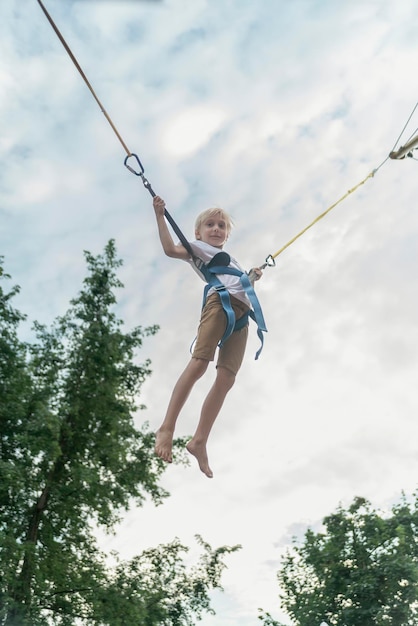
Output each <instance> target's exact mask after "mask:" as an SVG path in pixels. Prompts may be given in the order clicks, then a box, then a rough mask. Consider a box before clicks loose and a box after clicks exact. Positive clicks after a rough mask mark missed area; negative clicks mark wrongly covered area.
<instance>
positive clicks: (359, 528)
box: [278, 497, 418, 626]
mask: <svg viewBox="0 0 418 626" xmlns="http://www.w3.org/2000/svg"><path fill="white" fill-rule="evenodd" d="M323 525H324V532H320V533H314V532H313V531H312V530H310V529H309V530H308V531H307V532H306V534H305V540H304V543H303V544H301V545H297V544H296V543H295V545H294V546H293V549H292V550H289V551H288V552H287V554H286V556H285V558H284V560H283V565H282V568H281V570H280V572H279V575H278V577H279V581H280V584H281V587H282V589H283V594H282V607H283V608H284V609H285V610H286V611H287V612H288V613H289V615H290V616H291V617H292V619H293V620H294V622H295V623H296V624H298V626H311V625H312V624H315V625H319V624H320V623H321V622H322V621H325V622H326V623H327V624H329V625H330V626H364V625H366V624H367V625H370V626H372V625H376V626H414V625H416V624H417V620H418V535H417V531H418V499H415V502H414V503H413V504H409V503H408V502H407V500H406V498H405V497H403V498H402V500H401V502H400V503H399V504H398V505H396V506H394V507H393V508H392V510H391V513H390V514H388V515H382V514H379V513H378V512H376V511H375V510H373V509H372V507H371V505H370V503H369V502H368V501H367V500H365V499H364V498H356V499H355V500H354V502H353V504H352V505H351V506H350V507H349V508H348V509H347V510H344V509H343V508H341V507H339V508H338V509H337V511H336V513H334V514H332V515H330V516H328V517H326V518H325V519H324V520H323Z"/></svg>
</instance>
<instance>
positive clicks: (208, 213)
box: [194, 207, 234, 236]
mask: <svg viewBox="0 0 418 626" xmlns="http://www.w3.org/2000/svg"><path fill="white" fill-rule="evenodd" d="M215 215H220V216H221V219H223V220H225V224H226V232H227V234H228V236H229V235H230V233H231V230H232V227H233V225H234V222H233V221H232V218H231V216H230V215H229V214H228V213H227V212H226V211H224V210H223V209H221V208H219V207H214V208H213V209H206V210H205V211H202V213H200V214H199V215H198V216H197V218H196V221H195V224H194V229H195V232H199V231H200V227H201V226H202V224H203V223H204V222H206V220H207V219H209V218H210V217H214V216H215Z"/></svg>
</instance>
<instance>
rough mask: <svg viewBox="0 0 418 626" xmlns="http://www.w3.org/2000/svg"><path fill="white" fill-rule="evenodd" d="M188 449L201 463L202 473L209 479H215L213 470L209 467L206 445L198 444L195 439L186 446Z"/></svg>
mask: <svg viewBox="0 0 418 626" xmlns="http://www.w3.org/2000/svg"><path fill="white" fill-rule="evenodd" d="M186 449H187V451H188V452H190V454H193V456H194V457H195V458H196V459H197V462H198V463H199V467H200V469H201V470H202V472H203V473H204V474H206V476H207V477H208V478H213V473H212V470H211V469H210V467H209V460H208V455H207V452H206V446H205V444H203V443H196V442H195V441H193V439H191V440H190V441H189V443H188V444H187V445H186Z"/></svg>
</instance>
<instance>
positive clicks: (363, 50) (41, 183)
mask: <svg viewBox="0 0 418 626" xmlns="http://www.w3.org/2000/svg"><path fill="white" fill-rule="evenodd" d="M44 3H45V6H46V7H47V9H48V11H49V12H50V13H51V15H52V17H53V19H54V20H55V22H56V24H57V26H58V27H59V29H60V30H61V32H62V34H63V36H64V37H65V39H66V41H67V43H68V45H69V46H70V48H71V49H72V51H73V53H74V54H75V56H76V58H77V60H78V62H79V63H80V65H81V67H82V68H83V70H84V72H85V74H86V75H87V77H88V79H89V81H90V83H91V84H92V87H93V89H94V90H95V93H96V94H97V96H98V98H99V99H100V100H101V102H102V104H103V106H104V108H105V110H106V111H107V113H108V115H109V116H110V118H111V119H112V121H113V123H114V125H115V126H116V128H117V130H118V132H119V133H120V135H121V136H122V138H123V140H124V142H125V144H126V145H127V147H128V149H129V151H130V152H133V153H136V154H138V155H139V157H140V159H141V161H142V163H143V165H144V167H145V174H146V176H147V177H148V179H149V180H150V182H151V184H152V186H153V188H154V190H155V191H156V193H158V194H159V195H161V196H162V197H163V198H164V199H165V200H166V202H167V208H168V210H169V211H170V213H171V214H172V215H173V217H175V219H176V221H177V222H178V223H179V225H180V226H181V228H182V230H183V232H184V233H185V234H186V236H187V237H189V238H192V237H193V224H194V219H195V217H196V215H197V213H199V212H200V211H202V210H203V209H205V208H207V207H211V206H221V207H223V208H224V209H226V210H227V211H228V212H229V213H230V214H231V215H232V217H233V219H234V222H235V228H234V230H233V233H232V235H231V238H230V240H229V242H228V246H227V248H226V249H227V250H230V251H231V252H232V254H233V255H234V256H235V257H236V258H238V259H239V261H240V262H241V264H242V265H243V266H244V267H245V268H247V269H250V268H251V267H252V266H254V265H259V264H261V263H263V261H264V259H265V258H266V256H267V255H268V254H274V253H275V252H276V251H277V250H279V249H280V248H281V247H282V246H283V245H285V244H286V243H287V242H288V241H289V240H290V239H291V238H292V237H294V236H295V235H296V234H297V233H299V232H300V231H301V230H302V229H303V228H305V227H306V226H307V225H308V224H310V223H311V222H312V220H314V219H315V218H316V217H317V216H318V215H319V214H321V213H322V212H323V211H325V210H326V209H327V208H328V207H329V206H331V205H332V204H333V203H334V202H336V201H337V200H338V199H339V198H341V197H342V196H343V195H344V194H345V193H346V192H347V191H348V190H350V189H352V188H353V187H355V186H356V185H357V184H358V183H360V182H361V181H363V180H364V178H365V177H367V176H368V175H369V174H370V173H371V172H373V171H374V170H375V169H377V170H378V171H377V172H376V173H375V175H374V176H373V177H370V178H368V179H367V181H366V182H365V183H364V184H363V185H361V186H360V187H359V188H358V189H356V191H355V192H353V193H352V194H350V195H349V196H348V197H347V198H346V199H345V200H344V201H343V202H341V203H340V204H339V205H338V206H337V207H335V209H333V210H332V211H331V212H330V213H329V214H328V215H327V216H326V217H325V218H324V219H322V220H321V221H320V222H318V223H317V224H315V226H313V227H312V228H311V229H309V231H307V232H306V233H305V234H304V235H303V236H302V237H300V238H299V239H297V241H295V242H294V243H293V244H292V245H290V246H289V247H288V248H287V249H286V250H285V251H284V252H283V253H282V254H280V255H279V256H278V257H277V259H276V261H277V264H276V267H274V268H266V270H265V272H264V276H263V278H262V280H261V281H260V282H259V283H258V284H257V291H258V295H259V298H260V301H261V303H262V306H263V311H264V316H265V319H266V322H267V327H268V333H267V335H266V338H265V347H264V350H263V353H262V355H261V357H260V359H259V360H258V361H255V360H254V358H253V357H254V353H255V351H256V349H257V347H258V340H257V336H256V332H255V328H251V329H250V338H249V344H248V349H247V354H246V359H245V361H244V364H243V366H242V369H241V371H240V373H239V375H238V378H237V382H236V385H235V387H234V388H233V390H232V391H231V393H230V395H229V396H228V398H227V400H226V403H225V405H224V408H223V410H222V413H221V415H220V416H219V418H218V421H217V422H216V424H215V427H214V430H213V433H212V436H211V439H210V442H209V459H210V464H211V467H212V469H213V472H214V478H213V479H212V480H210V479H207V478H206V477H205V476H204V475H203V474H202V473H201V472H200V471H199V470H198V468H197V466H196V464H195V463H194V459H192V462H191V464H190V466H188V467H182V466H176V465H171V466H169V467H168V469H167V472H166V473H165V474H164V476H163V480H162V485H163V486H164V487H165V488H166V489H167V490H168V491H169V492H170V494H171V495H170V497H169V498H168V499H167V500H166V501H165V503H164V504H163V505H162V506H159V507H155V506H154V505H152V504H151V503H147V504H146V505H145V506H144V507H143V508H135V507H134V508H132V510H131V511H129V513H127V514H126V515H125V516H124V518H123V520H122V522H121V524H120V525H119V526H118V527H117V528H116V533H115V535H114V536H107V537H106V536H101V535H100V537H99V540H100V544H101V546H102V547H103V548H104V549H105V550H107V551H110V550H117V551H118V552H119V553H120V555H121V556H122V557H123V558H130V557H132V556H134V555H135V554H137V553H139V552H140V551H142V550H143V549H146V548H148V547H152V546H155V545H157V544H159V543H164V542H169V541H171V540H172V539H174V538H175V537H178V538H179V539H180V541H182V542H183V543H184V544H186V545H189V546H190V547H191V550H190V555H189V557H188V558H190V562H193V559H195V557H196V556H197V554H198V549H197V547H196V544H195V541H194V536H195V534H200V535H202V537H203V538H204V539H205V540H206V541H207V542H209V543H210V544H211V545H212V546H213V547H217V546H220V545H235V544H241V545H242V549H241V550H240V551H239V552H237V553H234V554H232V555H230V556H229V557H228V559H227V565H228V569H227V570H226V571H225V574H224V576H223V586H224V592H223V593H221V592H215V593H214V594H213V595H212V604H213V608H214V609H215V611H216V615H215V616H211V615H208V616H205V617H204V619H203V620H202V622H201V624H202V626H234V625H236V624H238V623H239V624H240V626H254V625H255V624H257V623H259V622H258V620H257V614H258V612H257V609H258V607H262V608H263V609H264V610H266V611H269V612H270V613H271V614H272V615H273V616H274V617H275V618H276V619H281V620H283V621H284V622H285V623H290V621H289V619H288V618H287V617H286V616H285V615H284V614H283V613H282V612H281V610H280V606H279V599H278V594H279V587H278V583H277V580H276V573H277V570H278V568H279V566H280V558H281V555H282V554H283V552H284V551H285V550H286V548H287V547H289V546H290V545H291V542H292V537H297V538H299V539H302V538H303V535H304V533H305V531H306V529H307V528H308V527H312V528H314V529H319V528H320V527H321V520H322V519H323V518H324V516H326V515H328V514H330V513H332V512H333V511H334V510H335V509H336V508H337V506H338V505H339V504H342V505H343V506H346V505H349V504H350V503H351V502H352V500H353V498H354V497H355V496H363V497H366V498H368V499H369V500H370V501H371V502H372V504H373V505H374V506H375V507H376V508H379V509H381V510H382V511H387V510H388V509H389V508H390V506H391V505H392V504H393V503H395V502H397V501H399V498H400V495H401V492H402V491H404V492H405V493H406V494H407V495H411V494H412V493H413V492H414V490H415V489H416V487H417V480H416V476H417V470H418V423H417V419H416V416H417V412H418V400H417V393H416V379H417V371H418V350H417V344H418V327H417V323H416V320H417V318H418V291H417V289H416V276H417V269H418V245H417V236H418V213H417V211H416V196H415V193H416V191H417V185H418V182H417V181H418V176H417V174H418V163H417V162H416V160H415V159H414V158H405V159H403V160H401V161H394V160H386V159H387V156H388V154H389V152H390V151H391V150H392V148H393V147H394V146H395V144H397V141H398V139H400V142H401V144H402V141H403V143H405V142H406V141H407V140H408V139H409V137H410V136H411V134H413V133H414V131H416V129H417V126H418V112H417V111H416V112H415V115H413V116H412V118H411V120H410V121H409V123H408V125H407V128H406V129H405V131H404V133H403V134H401V133H402V131H403V130H404V126H405V125H406V123H407V121H408V118H409V116H410V114H411V112H412V111H413V110H414V107H415V105H416V103H417V100H418V97H417V94H418V89H417V84H416V79H414V76H416V67H417V66H418V46H417V42H416V33H417V31H418V13H417V11H416V3H415V1H414V0H403V2H397V3H394V2H393V0H352V1H351V2H349V3H348V2H344V3H343V2H332V1H330V0H294V1H293V2H289V1H286V0H258V1H257V2H251V1H249V0H223V1H222V2H213V0H212V1H209V0H194V1H193V2H188V1H187V0H161V1H157V0H155V1H152V0H148V1H143V2H141V1H140V0H130V1H128V0H126V1H124V0H119V1H118V0H113V1H112V0H71V1H70V0H68V1H66V2H62V0H61V1H60V0H45V2H44ZM0 59H1V61H0V153H1V163H2V167H1V170H0V219H1V229H0V253H1V254H2V255H4V258H5V260H4V263H5V269H6V271H7V272H8V273H9V274H11V275H12V277H13V284H15V283H16V284H19V285H20V287H21V292H20V294H19V296H18V297H17V298H16V299H15V306H17V307H18V308H19V309H20V310H21V311H23V312H25V313H26V314H27V315H28V320H29V321H28V323H27V324H24V325H23V326H22V336H23V337H26V336H27V337H29V336H30V332H31V331H30V323H29V322H33V321H34V320H38V321H40V322H42V323H45V324H51V323H52V321H53V320H54V319H55V318H56V317H57V316H59V315H62V314H63V313H64V312H65V311H66V310H67V308H68V305H69V300H70V299H71V298H72V297H73V296H75V295H76V294H77V293H78V291H79V289H80V287H81V282H82V280H83V278H84V276H85V275H86V266H85V262H84V257H83V251H84V250H89V251H90V252H92V253H93V254H99V253H101V252H102V251H103V249H104V246H105V245H106V243H107V241H108V240H109V239H111V238H114V239H115V240H116V245H117V249H118V253H119V255H120V257H121V258H122V259H123V261H124V265H123V267H122V268H121V271H120V278H121V280H122V282H123V283H124V285H125V288H124V290H123V291H122V292H121V293H120V300H119V308H118V313H119V314H120V316H121V317H122V319H123V320H124V323H125V327H126V328H127V329H131V328H133V327H134V326H136V325H138V324H140V325H143V326H147V325H152V324H159V325H160V331H159V333H158V334H157V336H156V337H153V338H149V339H147V340H146V342H145V344H144V347H143V350H142V351H141V353H140V354H139V358H140V360H141V361H142V360H144V359H145V358H150V359H151V361H152V370H153V373H152V376H151V377H150V378H149V379H148V380H147V381H146V383H145V385H144V387H143V390H142V394H141V398H140V401H141V402H143V403H144V404H145V405H146V407H147V408H146V410H145V411H142V412H141V413H140V414H139V415H138V416H137V422H138V424H139V423H140V422H142V421H143V420H147V421H148V422H149V425H150V428H151V429H153V430H156V429H157V428H158V426H159V423H160V422H161V420H162V418H163V416H164V412H165V409H166V405H167V403H168V400H169V396H170V393H171V389H172V387H173V385H174V383H175V381H176V379H177V377H178V375H179V374H180V372H181V371H182V369H183V367H184V366H185V365H186V364H187V362H188V360H189V358H190V354H189V347H190V344H191V342H192V340H193V338H194V336H195V332H196V327H197V323H198V318H199V312H200V306H201V293H202V289H203V283H201V282H200V281H199V279H198V277H197V276H196V275H195V273H194V272H192V271H191V270H190V268H189V267H188V266H187V265H186V264H185V263H184V262H181V261H177V260H173V259H169V258H167V257H165V256H164V255H163V253H162V250H161V247H160V243H159V240H158V235H157V230H156V225H155V218H154V213H153V209H152V202H151V197H150V195H149V194H148V192H147V191H146V189H144V187H143V186H142V183H141V181H140V179H139V178H138V177H136V176H134V175H133V174H131V173H130V172H129V171H128V170H127V169H126V168H125V167H124V164H123V161H124V158H125V156H126V152H125V150H124V148H123V146H122V144H121V143H120V142H119V140H118V138H117V137H116V135H115V133H114V132H113V130H112V128H111V127H110V125H109V124H108V122H107V120H106V118H105V116H104V115H103V113H102V112H101V111H100V108H99V106H98V105H97V103H96V102H95V101H94V99H93V97H92V95H91V93H90V92H89V90H88V89H87V87H86V85H85V84H84V82H83V80H82V79H81V77H80V75H79V74H78V72H77V71H76V69H75V67H74V66H73V64H72V62H71V60H70V58H69V57H68V55H67V53H66V52H65V50H64V48H63V46H62V45H61V43H60V42H59V40H58V38H57V37H56V35H55V33H54V32H53V30H52V28H51V26H50V25H49V23H48V22H47V20H46V18H45V16H44V15H43V13H42V11H41V9H40V7H39V4H38V2H36V0H20V1H19V2H2V3H1V5H0ZM397 145H399V143H398V144H397ZM414 154H415V156H416V157H418V152H415V153H414ZM214 373H215V370H214V367H210V368H209V370H208V373H207V375H206V376H205V377H204V379H202V380H201V381H199V383H198V384H197V385H196V387H195V389H194V390H193V393H192V395H191V397H190V399H189V402H188V404H187V405H186V407H185V408H184V411H183V413H182V414H181V416H180V418H179V422H178V429H177V434H178V435H179V436H186V435H191V434H192V432H193V430H194V427H195V425H196V423H197V419H198V415H199V409H200V405H201V403H202V400H203V398H204V396H205V394H206V392H207V391H208V389H209V387H210V385H211V384H212V381H213V378H214ZM313 626H314V625H313Z"/></svg>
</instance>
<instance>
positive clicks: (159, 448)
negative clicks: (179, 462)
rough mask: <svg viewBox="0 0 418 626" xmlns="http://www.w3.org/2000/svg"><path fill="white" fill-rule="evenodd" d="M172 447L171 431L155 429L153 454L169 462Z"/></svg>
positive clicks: (170, 460)
mask: <svg viewBox="0 0 418 626" xmlns="http://www.w3.org/2000/svg"><path fill="white" fill-rule="evenodd" d="M172 447H173V433H172V432H170V431H168V430H161V428H160V429H159V430H157V432H156V433H155V454H156V455H157V456H159V457H160V458H161V459H163V461H166V463H171V462H172V460H173V457H172Z"/></svg>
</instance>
